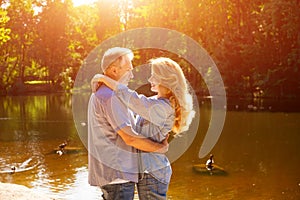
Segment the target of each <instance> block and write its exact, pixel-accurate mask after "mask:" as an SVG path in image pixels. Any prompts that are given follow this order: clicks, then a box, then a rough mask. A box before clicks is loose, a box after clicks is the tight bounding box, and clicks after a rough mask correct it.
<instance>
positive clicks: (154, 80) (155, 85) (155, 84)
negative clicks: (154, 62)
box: [148, 73, 159, 92]
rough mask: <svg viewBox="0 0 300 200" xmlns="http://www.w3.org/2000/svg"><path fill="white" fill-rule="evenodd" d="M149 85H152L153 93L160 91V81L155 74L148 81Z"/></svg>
mask: <svg viewBox="0 0 300 200" xmlns="http://www.w3.org/2000/svg"><path fill="white" fill-rule="evenodd" d="M148 81H149V83H150V84H151V91H152V92H158V90H159V87H158V86H159V80H158V78H157V77H156V76H155V74H154V73H152V74H151V76H150V78H149V79H148Z"/></svg>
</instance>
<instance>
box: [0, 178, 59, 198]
mask: <svg viewBox="0 0 300 200" xmlns="http://www.w3.org/2000/svg"><path fill="white" fill-rule="evenodd" d="M0 199H1V200H33V199H40V200H55V198H52V197H50V196H48V195H45V194H41V193H37V192H35V191H33V190H32V189H30V188H28V187H26V186H24V185H19V184H13V183H2V182H0Z"/></svg>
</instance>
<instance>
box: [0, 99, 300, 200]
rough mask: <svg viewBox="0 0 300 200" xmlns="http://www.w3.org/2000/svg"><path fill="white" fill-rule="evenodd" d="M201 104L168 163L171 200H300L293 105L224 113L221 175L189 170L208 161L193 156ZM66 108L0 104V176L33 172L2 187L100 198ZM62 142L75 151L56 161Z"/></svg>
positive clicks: (204, 114)
mask: <svg viewBox="0 0 300 200" xmlns="http://www.w3.org/2000/svg"><path fill="white" fill-rule="evenodd" d="M199 104H200V113H201V114H200V117H201V119H200V125H199V129H198V133H197V135H196V137H195V139H194V140H193V143H192V145H191V146H190V147H189V148H188V150H187V151H186V152H185V153H184V154H183V155H182V156H181V157H180V158H179V159H178V160H176V161H175V162H174V163H172V168H173V175H172V180H171V184H170V188H169V192H168V199H172V200H183V199H187V200H189V199H220V200H221V199H222V200H224V199H274V200H276V199H295V200H296V199H300V170H299V168H300V156H299V155H300V154H299V153H300V147H299V146H300V112H299V110H297V108H296V106H297V105H298V103H297V102H290V103H288V105H289V106H288V107H287V108H283V107H278V104H274V103H268V102H266V101H265V102H263V101H259V102H258V103H257V101H252V100H251V101H244V100H239V101H238V102H235V103H230V104H229V105H228V111H227V113H226V120H225V125H224V128H223V131H222V134H221V136H220V138H219V140H218V142H217V144H216V145H215V147H214V148H213V149H212V151H211V153H213V154H214V155H215V162H216V164H218V165H219V166H222V167H223V168H224V169H225V170H226V172H227V174H226V175H206V174H201V173H199V172H195V171H194V170H193V165H194V164H199V163H205V161H206V159H207V158H204V159H199V158H198V153H199V149H200V146H201V144H202V140H203V138H204V136H205V134H206V131H207V128H208V124H209V119H210V114H211V112H210V105H209V99H204V100H200V101H199ZM282 105H286V102H283V103H282V104H281V106H282ZM294 105H295V106H294ZM71 106H72V98H71V96H68V95H41V96H13V97H10V96H9V97H0V170H2V171H5V170H9V169H10V167H11V166H19V165H21V164H22V163H23V165H25V164H26V163H24V162H25V161H28V162H29V163H28V165H27V167H30V166H31V165H34V166H35V165H36V166H35V167H34V168H33V169H30V170H28V171H24V172H16V173H13V174H11V173H0V181H1V182H5V183H16V184H22V185H25V186H27V187H30V188H33V190H35V191H38V192H41V193H46V194H48V195H51V196H53V197H55V198H58V199H66V200H71V199H72V200H80V199H86V200H88V199H100V196H101V191H100V190H99V189H98V188H95V187H91V186H89V185H88V183H87V162H88V160H87V151H86V149H85V146H84V145H83V143H82V141H81V139H80V137H79V136H78V134H77V130H76V128H75V125H74V120H73V114H72V107H71ZM276 106H277V107H276ZM293 106H294V107H293ZM83 112H85V111H83ZM65 140H69V144H68V145H69V146H71V147H76V151H74V152H71V153H70V154H64V155H62V156H59V155H58V154H56V153H55V151H54V149H55V148H57V146H58V145H59V144H60V143H62V142H64V141H65ZM171 145H172V143H171Z"/></svg>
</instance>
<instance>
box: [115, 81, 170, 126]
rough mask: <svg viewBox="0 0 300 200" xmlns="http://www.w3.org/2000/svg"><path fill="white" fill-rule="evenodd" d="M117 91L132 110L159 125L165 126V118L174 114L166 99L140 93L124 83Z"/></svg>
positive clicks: (117, 94)
mask: <svg viewBox="0 0 300 200" xmlns="http://www.w3.org/2000/svg"><path fill="white" fill-rule="evenodd" d="M115 92H116V96H118V97H119V99H120V100H121V101H122V102H123V103H124V104H125V105H126V106H127V107H128V108H129V109H130V110H132V111H133V112H135V113H136V114H138V115H140V116H141V117H142V118H144V119H146V120H148V121H150V122H151V123H153V124H155V125H157V126H164V124H165V120H166V119H167V118H169V117H170V115H173V109H172V107H171V105H170V104H169V103H168V102H167V101H166V100H163V99H154V98H149V97H146V96H144V95H139V94H138V93H137V92H135V91H133V90H130V89H129V88H128V87H126V86H125V85H122V84H119V85H118V87H117V90H116V91H115Z"/></svg>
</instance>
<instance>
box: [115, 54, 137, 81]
mask: <svg viewBox="0 0 300 200" xmlns="http://www.w3.org/2000/svg"><path fill="white" fill-rule="evenodd" d="M120 64H121V67H120V68H119V69H118V81H119V82H120V83H122V84H124V85H128V82H129V81H130V79H132V78H133V74H132V69H133V67H132V63H131V60H130V59H129V58H128V57H127V56H126V57H124V58H123V60H122V61H121V62H120Z"/></svg>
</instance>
